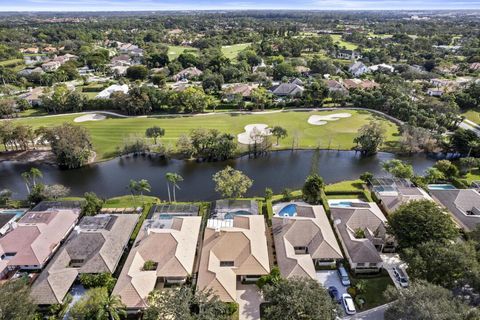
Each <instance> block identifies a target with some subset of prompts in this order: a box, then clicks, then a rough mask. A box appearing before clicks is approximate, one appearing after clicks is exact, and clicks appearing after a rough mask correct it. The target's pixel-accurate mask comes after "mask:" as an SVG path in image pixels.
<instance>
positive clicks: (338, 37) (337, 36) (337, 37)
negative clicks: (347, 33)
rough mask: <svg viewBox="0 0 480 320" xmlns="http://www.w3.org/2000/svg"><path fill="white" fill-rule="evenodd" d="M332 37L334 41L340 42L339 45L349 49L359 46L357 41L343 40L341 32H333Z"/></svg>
mask: <svg viewBox="0 0 480 320" xmlns="http://www.w3.org/2000/svg"><path fill="white" fill-rule="evenodd" d="M330 37H332V39H333V42H335V43H338V45H339V46H341V47H345V48H346V49H347V50H355V49H357V48H358V45H356V44H355V43H352V42H348V41H343V40H342V35H341V34H332V35H330Z"/></svg>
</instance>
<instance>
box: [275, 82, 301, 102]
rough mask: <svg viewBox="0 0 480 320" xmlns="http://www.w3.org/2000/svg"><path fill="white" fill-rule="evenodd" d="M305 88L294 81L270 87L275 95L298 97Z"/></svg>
mask: <svg viewBox="0 0 480 320" xmlns="http://www.w3.org/2000/svg"><path fill="white" fill-rule="evenodd" d="M304 90H305V89H304V88H303V87H302V86H300V85H298V84H295V83H280V84H278V85H276V86H273V87H271V88H270V91H271V92H272V93H273V94H274V95H276V96H277V97H291V98H292V97H300V96H301V95H302V94H303V91H304Z"/></svg>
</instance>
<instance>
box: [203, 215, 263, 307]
mask: <svg viewBox="0 0 480 320" xmlns="http://www.w3.org/2000/svg"><path fill="white" fill-rule="evenodd" d="M265 232H266V229H265V221H264V217H263V216H261V215H249V216H241V215H237V216H235V217H234V218H233V227H222V228H212V227H207V228H206V229H205V235H204V240H203V248H202V255H201V258H200V266H199V271H198V282H197V288H198V289H199V290H203V289H212V290H213V291H214V292H215V293H216V294H217V295H218V296H219V298H220V300H222V301H224V302H234V301H236V300H237V291H236V286H237V276H247V275H265V274H268V273H269V272H270V264H269V258H268V248H267V239H266V235H265ZM221 262H231V263H233V266H221V264H220V263H221Z"/></svg>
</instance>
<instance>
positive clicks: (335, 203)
mask: <svg viewBox="0 0 480 320" xmlns="http://www.w3.org/2000/svg"><path fill="white" fill-rule="evenodd" d="M328 205H329V206H330V207H341V208H350V207H352V206H353V205H352V202H351V201H329V202H328Z"/></svg>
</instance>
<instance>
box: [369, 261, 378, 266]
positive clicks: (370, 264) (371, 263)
mask: <svg viewBox="0 0 480 320" xmlns="http://www.w3.org/2000/svg"><path fill="white" fill-rule="evenodd" d="M368 265H369V266H370V267H376V266H377V264H376V263H373V262H370V263H369V264H368Z"/></svg>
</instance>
